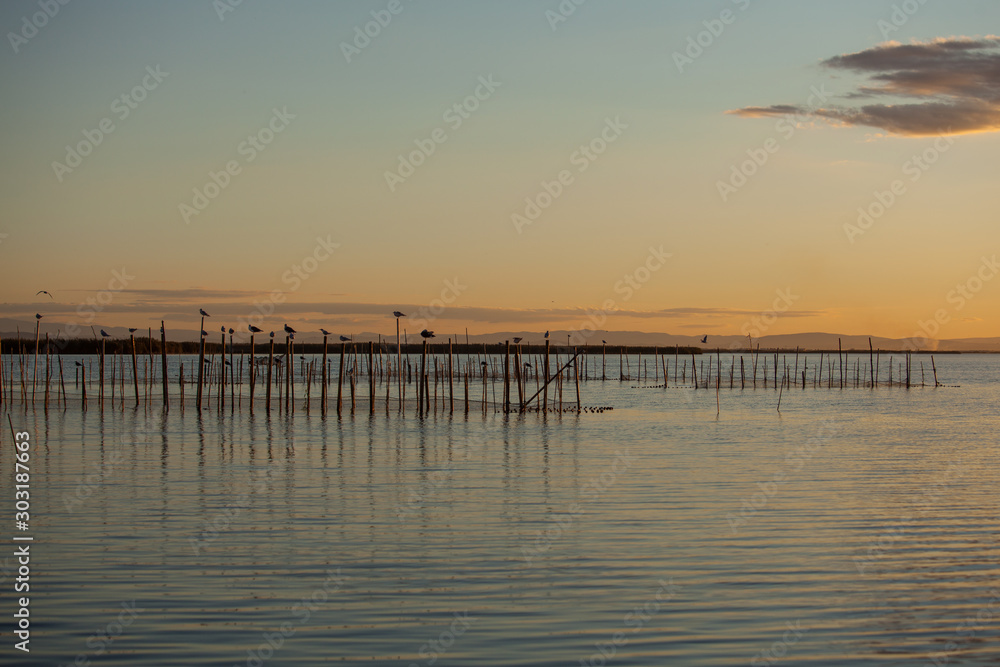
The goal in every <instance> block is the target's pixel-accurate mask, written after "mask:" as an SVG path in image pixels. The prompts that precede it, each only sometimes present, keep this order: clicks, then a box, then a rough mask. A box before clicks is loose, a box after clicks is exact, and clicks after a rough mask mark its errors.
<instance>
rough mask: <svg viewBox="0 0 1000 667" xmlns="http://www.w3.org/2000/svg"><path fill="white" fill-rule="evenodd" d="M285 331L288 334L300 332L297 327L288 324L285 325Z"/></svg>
mask: <svg viewBox="0 0 1000 667" xmlns="http://www.w3.org/2000/svg"><path fill="white" fill-rule="evenodd" d="M285 333H286V334H295V333H298V332H297V331H296V330H295V329H293V328H291V327H290V326H288V325H287V324H286V325H285Z"/></svg>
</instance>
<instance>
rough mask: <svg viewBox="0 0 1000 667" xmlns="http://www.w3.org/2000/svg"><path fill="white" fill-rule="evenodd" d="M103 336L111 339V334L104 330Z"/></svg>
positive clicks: (102, 331) (102, 330)
mask: <svg viewBox="0 0 1000 667" xmlns="http://www.w3.org/2000/svg"><path fill="white" fill-rule="evenodd" d="M101 336H103V337H104V338H111V334H109V333H108V332H107V331H105V330H104V329H101Z"/></svg>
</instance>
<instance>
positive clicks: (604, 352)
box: [601, 340, 608, 380]
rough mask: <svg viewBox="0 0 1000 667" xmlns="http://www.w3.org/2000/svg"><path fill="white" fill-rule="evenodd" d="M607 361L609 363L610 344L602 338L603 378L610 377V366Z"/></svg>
mask: <svg viewBox="0 0 1000 667" xmlns="http://www.w3.org/2000/svg"><path fill="white" fill-rule="evenodd" d="M607 363H608V344H607V343H605V342H604V341H603V340H602V341H601V379H602V380H607V379H608V373H607V370H608V367H607Z"/></svg>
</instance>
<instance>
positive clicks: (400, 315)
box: [392, 310, 406, 317]
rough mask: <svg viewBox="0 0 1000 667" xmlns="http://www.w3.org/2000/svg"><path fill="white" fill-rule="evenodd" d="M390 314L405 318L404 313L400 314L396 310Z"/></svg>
mask: <svg viewBox="0 0 1000 667" xmlns="http://www.w3.org/2000/svg"><path fill="white" fill-rule="evenodd" d="M392 314H393V315H395V316H396V317H406V313H401V312H399V311H398V310H394V311H392Z"/></svg>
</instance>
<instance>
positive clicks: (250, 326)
mask: <svg viewBox="0 0 1000 667" xmlns="http://www.w3.org/2000/svg"><path fill="white" fill-rule="evenodd" d="M247 326H248V327H249V329H250V333H264V330H263V329H258V328H257V327H255V326H254V325H252V324H248V325H247Z"/></svg>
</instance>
